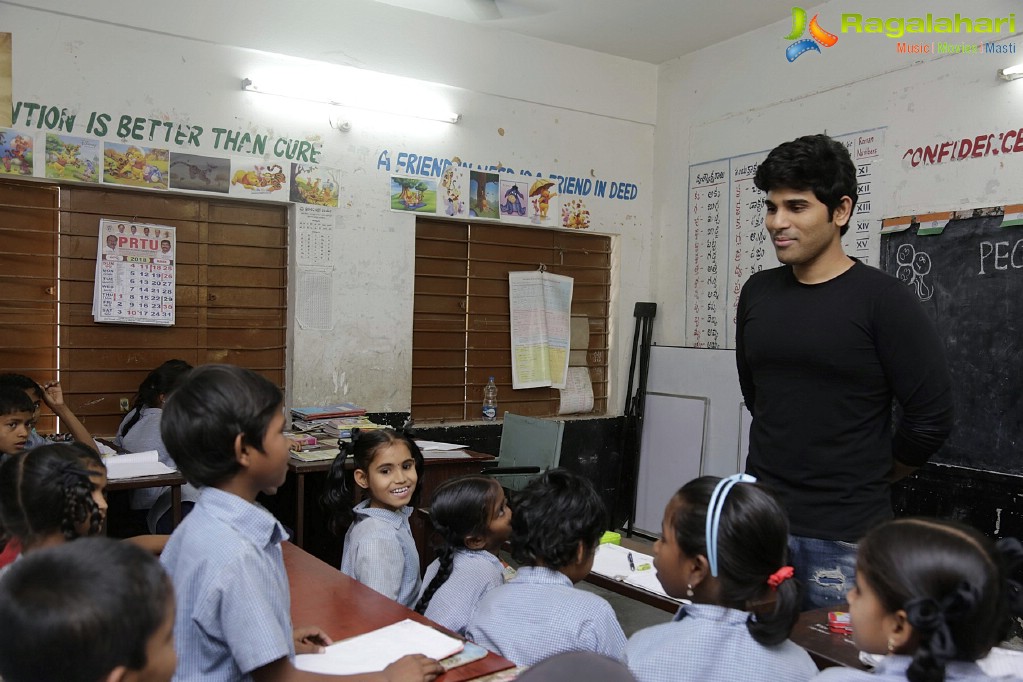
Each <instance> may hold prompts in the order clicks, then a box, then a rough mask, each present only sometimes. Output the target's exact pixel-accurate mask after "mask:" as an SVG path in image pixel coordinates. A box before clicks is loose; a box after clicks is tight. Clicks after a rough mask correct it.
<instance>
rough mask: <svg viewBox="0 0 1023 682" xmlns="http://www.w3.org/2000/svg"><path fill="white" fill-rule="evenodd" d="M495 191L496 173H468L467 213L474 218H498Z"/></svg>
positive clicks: (496, 188) (496, 183) (496, 186)
mask: <svg viewBox="0 0 1023 682" xmlns="http://www.w3.org/2000/svg"><path fill="white" fill-rule="evenodd" d="M497 192H498V175H497V173H485V172H483V171H472V172H471V173H469V215H471V216H473V217H476V218H498V217H499V216H500V214H499V213H498V210H499V209H498V206H497Z"/></svg>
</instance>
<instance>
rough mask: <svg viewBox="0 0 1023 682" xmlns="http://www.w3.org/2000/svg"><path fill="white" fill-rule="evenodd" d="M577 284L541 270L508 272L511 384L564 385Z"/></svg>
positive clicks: (525, 385)
mask: <svg viewBox="0 0 1023 682" xmlns="http://www.w3.org/2000/svg"><path fill="white" fill-rule="evenodd" d="M574 284H575V280H573V279H572V278H571V277H566V276H564V275H555V274H553V273H550V272H544V271H541V270H533V271H524V272H509V273H508V304H509V308H510V312H511V322H510V327H511V361H512V388H536V387H538V386H550V387H552V388H565V386H566V383H567V374H568V354H569V344H570V342H571V324H572V289H573V286H574Z"/></svg>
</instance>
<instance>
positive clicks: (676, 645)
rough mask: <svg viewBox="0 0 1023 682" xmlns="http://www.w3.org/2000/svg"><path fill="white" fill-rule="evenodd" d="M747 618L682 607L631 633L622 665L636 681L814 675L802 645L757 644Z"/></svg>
mask: <svg viewBox="0 0 1023 682" xmlns="http://www.w3.org/2000/svg"><path fill="white" fill-rule="evenodd" d="M748 616H749V614H748V613H746V612H745V611H739V610H736V609H728V608H725V607H723V606H713V605H710V604H689V605H685V606H682V607H681V608H680V609H679V610H678V612H677V613H676V614H675V617H674V618H673V619H672V620H671V622H669V623H664V624H663V625H655V626H653V627H650V628H645V629H643V630H640V631H639V632H637V633H636V634H634V635H633V636H632V638H631V639H629V645H628V646H627V647H626V649H625V662H626V664H627V665H628V666H629V670H631V671H632V674H633V675H635V676H636V679H637V680H638V682H714V681H715V680H721V681H722V682H726V681H727V682H743V681H748V682H762V681H763V680H771V682H804V681H805V680H809V679H811V678H812V677H813V676H814V675H816V674H817V666H816V665H815V664H814V662H813V660H812V659H811V658H810V654H808V653H806V651H805V650H804V649H803V648H802V647H800V646H798V645H796V644H793V643H792V642H790V641H788V640H786V641H785V642H782V643H781V644H778V645H776V646H764V645H762V644H759V643H757V641H756V640H755V639H753V637H752V635H750V633H749V630H748V629H747V628H746V618H747V617H748Z"/></svg>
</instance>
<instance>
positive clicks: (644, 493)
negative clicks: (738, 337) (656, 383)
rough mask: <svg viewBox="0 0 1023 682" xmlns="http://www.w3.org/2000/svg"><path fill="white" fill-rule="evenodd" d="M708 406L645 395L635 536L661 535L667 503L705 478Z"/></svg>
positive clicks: (695, 399)
mask: <svg viewBox="0 0 1023 682" xmlns="http://www.w3.org/2000/svg"><path fill="white" fill-rule="evenodd" d="M709 406H710V400H708V399H707V398H701V397H696V396H688V395H675V394H671V393H647V394H646V403H645V405H644V408H643V442H642V448H641V450H640V456H639V478H638V479H637V481H636V519H635V522H634V528H635V529H636V530H639V531H643V532H646V533H650V534H652V535H660V532H661V519H662V518H664V507H665V505H666V504H667V503H668V500H670V499H671V497H672V495H674V494H675V493H676V492H677V491H678V489H679V488H681V487H682V486H683V485H684V484H686V483H688V482H689V481H691V480H692V479H694V478H696V477H698V476H700V474H701V473H702V472H703V450H704V448H703V445H704V440H705V436H706V430H707V412H708V409H707V408H708V407H709Z"/></svg>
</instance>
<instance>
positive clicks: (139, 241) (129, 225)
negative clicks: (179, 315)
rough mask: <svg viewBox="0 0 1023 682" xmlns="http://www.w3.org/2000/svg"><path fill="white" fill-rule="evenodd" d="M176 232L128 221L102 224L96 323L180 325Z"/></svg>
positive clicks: (94, 305) (94, 301) (94, 307)
mask: <svg viewBox="0 0 1023 682" xmlns="http://www.w3.org/2000/svg"><path fill="white" fill-rule="evenodd" d="M175 235H176V230H175V228H173V227H170V226H167V225H151V224H147V223H133V222H130V221H127V220H110V219H102V220H100V221H99V240H98V243H97V246H96V284H95V288H94V289H93V296H92V315H93V319H95V320H96V322H126V323H130V324H155V325H164V326H169V325H172V324H174V305H175V301H174V259H175V250H176V247H177V243H176V236H175Z"/></svg>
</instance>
